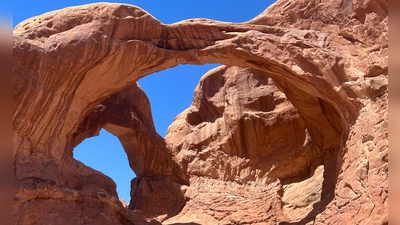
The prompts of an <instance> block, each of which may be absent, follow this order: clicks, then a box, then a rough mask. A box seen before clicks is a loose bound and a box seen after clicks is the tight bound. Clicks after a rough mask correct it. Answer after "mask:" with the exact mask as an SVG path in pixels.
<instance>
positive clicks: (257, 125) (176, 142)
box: [13, 0, 388, 224]
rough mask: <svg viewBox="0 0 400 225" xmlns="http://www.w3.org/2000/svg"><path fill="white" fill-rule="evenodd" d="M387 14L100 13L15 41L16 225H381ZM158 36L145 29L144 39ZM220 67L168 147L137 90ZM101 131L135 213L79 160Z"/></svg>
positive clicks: (87, 9) (46, 19)
mask: <svg viewBox="0 0 400 225" xmlns="http://www.w3.org/2000/svg"><path fill="white" fill-rule="evenodd" d="M387 11H388V2H387V1H385V0H368V1H358V0H353V1H350V0H342V1H329V0H325V1H303V0H301V1H289V0H281V1H277V2H276V3H275V4H274V5H272V6H271V7H269V8H268V9H267V10H266V11H264V12H263V13H262V14H261V15H259V16H258V17H256V18H254V19H253V20H251V21H248V22H245V23H242V24H233V23H223V22H217V21H212V20H206V19H193V20H187V21H182V22H179V23H176V24H171V25H165V24H162V23H160V22H159V21H157V20H156V19H155V18H153V17H152V16H151V15H150V14H148V13H147V12H145V11H143V10H141V9H139V8H137V7H134V6H130V5H121V4H108V3H99V4H91V5H84V6H79V7H71V8H66V9H63V10H60V11H56V12H50V13H47V14H43V15H41V16H38V17H33V18H31V19H28V20H26V21H24V22H22V23H21V24H19V25H18V26H17V27H16V28H15V29H14V32H13V36H14V45H13V53H14V115H13V116H14V117H13V121H14V151H13V154H14V176H15V178H14V190H15V194H14V219H15V224H146V223H150V224H159V223H160V222H162V223H163V224H387V214H388V128H387V127H388V120H387V97H388V90H387V87H388V84H387V81H388V36H387V35H388V13H387ZM149 28H151V29H149ZM181 63H184V64H187V63H191V64H203V63H221V64H224V65H226V66H222V67H219V68H216V69H214V70H212V71H210V72H209V73H207V74H206V75H205V76H204V77H203V78H202V80H201V81H200V83H199V85H198V87H197V88H196V90H195V95H194V100H193V104H192V106H190V108H189V109H187V110H185V111H184V112H183V113H181V114H180V115H179V116H178V117H177V118H176V120H175V121H174V122H173V124H172V125H171V126H170V128H169V131H168V134H167V136H166V138H165V140H164V139H162V138H161V137H159V136H158V134H157V133H156V132H155V129H154V125H153V121H152V118H151V115H150V114H151V113H150V107H149V102H148V100H147V97H146V96H145V94H144V93H143V91H142V90H141V89H140V88H139V87H138V86H137V85H136V84H135V83H136V81H137V80H138V79H139V78H141V77H144V76H146V75H149V74H151V73H153V72H156V71H160V70H163V69H167V68H170V67H173V66H176V65H178V64H181ZM101 127H104V128H105V129H107V130H108V131H110V132H111V133H113V134H114V135H116V136H118V138H119V139H120V140H121V143H122V145H123V147H124V149H125V151H126V153H127V155H128V158H129V162H130V166H131V168H132V169H133V170H134V171H135V173H136V174H137V178H135V179H134V180H132V185H131V197H132V199H131V202H130V204H129V208H128V209H127V208H125V207H124V205H123V204H122V203H121V202H120V201H118V196H117V193H116V191H115V184H114V182H113V181H112V180H111V179H110V178H107V177H106V176H104V175H103V174H102V173H99V172H97V171H94V170H92V169H91V168H88V167H86V166H84V165H83V164H82V163H80V162H78V161H76V160H74V159H73V148H74V147H75V146H76V145H77V144H79V143H80V142H81V141H82V140H84V139H85V138H87V137H91V136H93V135H95V134H96V133H97V132H98V130H99V129H100V128H101Z"/></svg>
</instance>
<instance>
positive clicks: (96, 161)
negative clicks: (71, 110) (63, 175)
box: [73, 129, 136, 203]
mask: <svg viewBox="0 0 400 225" xmlns="http://www.w3.org/2000/svg"><path fill="white" fill-rule="evenodd" d="M73 156H74V159H76V160H79V161H80V162H82V163H83V164H85V165H86V166H88V167H91V168H92V169H95V170H97V171H100V172H102V173H103V174H104V175H106V176H108V177H110V178H111V179H112V180H113V181H114V182H115V184H116V191H117V193H118V197H119V199H120V200H121V201H122V200H124V201H125V202H126V203H129V201H130V198H131V197H130V182H131V180H132V179H133V178H135V177H136V174H135V173H134V171H133V170H132V169H131V168H130V167H129V161H128V158H127V155H126V153H125V151H124V149H123V147H122V145H121V143H120V141H119V140H118V138H117V137H115V136H114V135H113V134H111V133H109V132H108V131H106V130H105V129H101V130H100V132H99V134H98V136H93V137H90V138H86V139H85V140H84V141H82V142H81V143H80V144H79V145H77V146H76V147H75V148H74V151H73Z"/></svg>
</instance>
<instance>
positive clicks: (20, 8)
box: [1, 0, 274, 203]
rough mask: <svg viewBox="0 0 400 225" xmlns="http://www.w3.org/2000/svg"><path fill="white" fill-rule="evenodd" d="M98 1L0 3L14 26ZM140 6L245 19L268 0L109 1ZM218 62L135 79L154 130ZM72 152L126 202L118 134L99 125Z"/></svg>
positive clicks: (127, 175) (158, 12)
mask: <svg viewBox="0 0 400 225" xmlns="http://www.w3.org/2000/svg"><path fill="white" fill-rule="evenodd" d="M94 2H97V1H84V0H69V1H54V0H36V1H32V0H13V1H4V2H2V6H1V8H2V10H1V11H6V12H7V11H12V12H13V26H16V25H17V24H18V23H20V22H22V21H23V20H25V19H27V18H29V17H32V16H37V15H40V14H42V13H45V12H48V11H52V10H57V9H61V8H64V7H68V6H75V5H82V4H88V3H94ZM108 2H120V3H127V4H132V5H136V6H139V7H141V8H142V9H144V10H146V11H147V12H149V13H150V14H152V15H153V16H154V17H155V18H157V19H158V20H160V21H161V22H163V23H165V24H169V23H174V22H178V21H181V20H184V19H189V18H209V19H214V20H220V21H226V22H244V21H247V20H250V19H252V18H254V17H255V16H257V15H258V14H260V13H261V12H263V11H264V10H265V9H266V8H267V7H268V6H269V5H271V4H272V3H273V2H274V1H272V0H263V1H261V0H257V1H243V0H230V1H228V0H202V1H188V0H171V1H162V0H136V1H134V0H131V1H129V0H126V1H108ZM216 66H218V65H203V66H198V65H180V66H177V67H175V68H171V69H168V70H165V71H162V72H158V73H155V74H152V75H151V76H147V77H145V78H142V79H141V80H140V81H139V84H140V85H141V86H142V88H143V90H144V91H145V92H146V94H147V96H148V97H149V99H150V102H151V107H152V113H153V119H154V123H155V126H156V129H157V132H158V133H159V134H160V135H161V136H165V132H166V130H167V128H168V126H169V125H170V124H171V122H172V121H173V119H174V118H175V117H176V116H177V115H178V114H179V113H180V112H182V111H183V110H184V109H186V108H188V107H189V105H190V104H191V102H192V97H193V91H194V88H195V87H196V85H197V83H198V81H199V79H200V77H201V76H202V75H203V74H204V73H206V72H207V71H208V70H210V69H211V68H214V67H216ZM74 157H75V158H76V159H78V160H80V161H82V162H83V163H85V164H86V165H88V166H90V167H92V168H94V169H96V170H99V171H101V172H103V173H104V174H106V175H108V176H110V177H111V178H112V179H113V180H114V181H115V182H116V184H117V191H118V194H119V197H120V198H123V199H125V200H126V201H127V202H128V203H129V199H130V196H129V192H130V181H131V179H132V178H133V177H134V176H135V174H134V173H133V171H132V170H131V169H130V167H129V165H128V161H127V157H126V154H125V152H124V151H123V149H122V146H121V144H120V143H119V141H118V139H117V138H116V137H115V136H113V135H111V134H109V133H108V132H106V131H104V130H102V131H101V132H100V135H99V136H97V137H92V138H88V139H86V140H85V141H83V142H82V143H81V144H80V145H78V146H77V147H76V148H75V150H74Z"/></svg>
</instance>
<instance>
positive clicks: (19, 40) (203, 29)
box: [14, 3, 357, 159]
mask: <svg viewBox="0 0 400 225" xmlns="http://www.w3.org/2000/svg"><path fill="white" fill-rule="evenodd" d="M54 20H57V24H56V25H55V26H54V27H52V26H50V25H52V24H55V23H53V22H54ZM49 24H50V25H49ZM149 27H151V29H149ZM14 37H15V38H14V44H15V45H18V48H15V49H14V58H15V59H16V60H15V61H16V62H17V66H18V67H19V68H29V70H30V73H31V74H32V73H34V74H35V75H36V76H31V77H30V81H29V82H21V83H22V85H21V86H18V87H17V90H16V92H18V93H21V94H20V95H19V96H26V95H28V96H39V98H38V99H37V100H35V101H36V102H30V101H32V99H31V98H26V97H20V98H19V97H17V98H16V102H17V103H18V106H19V107H17V108H16V110H15V113H14V116H15V117H23V116H22V113H23V112H25V111H27V107H31V106H32V105H35V104H37V105H39V104H40V105H41V107H42V112H43V113H41V114H40V115H38V114H35V113H33V114H28V115H27V117H29V118H26V119H25V121H36V122H35V124H34V125H33V124H30V123H22V122H18V121H17V122H16V123H15V128H16V129H17V130H19V131H21V132H20V134H21V135H22V136H29V137H30V140H31V141H32V142H34V143H36V144H37V145H40V148H39V149H41V151H43V152H45V154H50V155H52V156H54V157H55V158H58V159H61V158H62V157H63V156H64V155H65V154H68V152H70V151H71V147H72V146H68V144H67V143H70V142H71V138H72V135H73V133H74V132H75V131H76V129H77V127H78V124H79V123H80V122H81V121H82V120H83V119H84V118H85V117H86V116H87V115H88V114H89V113H90V111H91V110H92V109H93V108H94V107H96V105H98V104H100V103H101V102H102V101H103V100H104V99H105V98H107V97H108V96H110V95H111V94H113V93H116V92H118V91H120V90H123V89H124V88H126V87H129V86H130V85H133V84H134V83H135V81H137V80H138V79H139V78H140V77H143V76H146V75H148V74H151V73H154V72H157V71H160V70H163V69H166V68H170V67H174V66H176V65H178V64H188V63H191V64H204V63H221V64H225V65H228V66H229V65H235V66H241V67H247V68H255V69H259V70H262V71H264V72H266V73H268V74H269V76H271V77H272V78H273V79H274V80H275V81H276V83H277V84H278V85H279V86H280V87H281V88H282V90H283V91H284V92H285V93H286V94H287V96H288V98H289V99H290V101H291V102H292V103H293V104H294V105H295V107H296V108H297V109H298V110H299V113H300V115H301V116H302V117H303V118H304V119H305V120H306V121H308V122H309V123H310V126H312V127H314V128H315V130H318V132H315V135H317V133H318V135H323V136H326V137H328V136H336V138H341V136H342V134H337V131H339V130H346V128H347V129H348V121H351V120H352V119H354V118H352V115H353V114H354V113H353V112H354V111H356V109H357V104H355V103H354V102H352V101H351V100H349V99H348V95H347V93H346V92H345V91H344V90H338V89H337V88H335V87H337V86H339V85H340V84H341V83H343V82H345V81H346V80H343V79H350V78H351V75H352V74H347V72H348V71H346V68H342V66H340V65H338V63H340V60H341V59H342V58H343V54H342V50H343V49H342V46H341V45H338V46H332V45H333V44H334V42H332V39H333V38H336V37H334V36H333V35H330V34H328V33H324V32H318V31H312V30H295V29H287V28H284V27H271V26H267V25H259V24H251V23H243V24H232V23H223V22H216V21H211V20H188V21H183V22H180V23H177V24H172V25H164V24H162V23H160V22H159V21H157V20H156V19H155V18H153V17H152V16H151V15H150V14H148V13H147V12H145V11H143V10H141V9H139V8H137V7H134V6H129V5H120V4H105V3H101V4H97V5H85V6H79V7H71V8H67V9H64V10H63V11H56V12H50V13H47V14H45V15H44V16H41V17H38V18H32V19H30V20H27V21H24V22H22V23H21V24H19V25H18V26H17V27H16V28H15V30H14ZM299 43H301V44H299ZM299 45H300V46H301V47H299ZM328 45H329V46H328ZM303 48H305V50H304V51H303V50H302V49H303ZM88 54H89V55H88ZM310 54H313V55H318V56H319V57H318V58H314V57H311V56H310ZM319 58H328V59H330V60H327V61H332V63H331V65H323V67H322V65H320V62H318V59H319ZM48 65H50V67H51V68H57V69H53V70H50V68H46V67H48ZM321 68H323V69H321ZM338 68H339V69H340V68H341V70H339V71H338ZM35 71H36V72H35ZM39 71H40V73H39ZM15 72H16V73H17V74H18V73H19V74H24V72H26V71H15ZM61 74H62V75H61ZM25 76H26V75H25ZM21 77H23V75H21ZM40 88H43V89H45V90H46V91H47V90H51V91H50V92H51V93H54V95H53V96H54V98H51V99H49V97H48V95H47V96H45V95H42V96H40V95H39V93H40ZM22 93H24V95H22ZM28 102H29V103H30V104H24V103H28ZM60 102H63V103H66V104H63V105H62V106H60V104H59V103H60ZM58 105H59V107H57V106H58ZM326 112H327V113H326ZM316 115H317V116H316ZM55 117H57V118H55ZM328 117H329V118H328ZM334 117H337V118H339V119H337V118H334ZM48 121H56V122H54V123H53V124H52V126H51V128H50V127H48V126H47V125H45V124H46V123H47V124H48ZM330 121H336V122H335V123H333V124H332V122H330ZM336 123H338V124H336ZM36 127H46V129H45V130H40V129H37V128H36ZM341 128H344V129H341ZM340 132H341V131H339V133H340ZM49 137H51V138H52V139H54V140H58V141H57V142H56V143H51V146H46V145H49V144H50V143H48V142H46V141H45V140H47V139H48V138H49ZM328 142H329V141H328V140H327V143H324V145H325V146H328V145H330V144H332V143H328ZM66 146H67V147H66ZM60 149H65V150H64V151H60Z"/></svg>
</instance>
